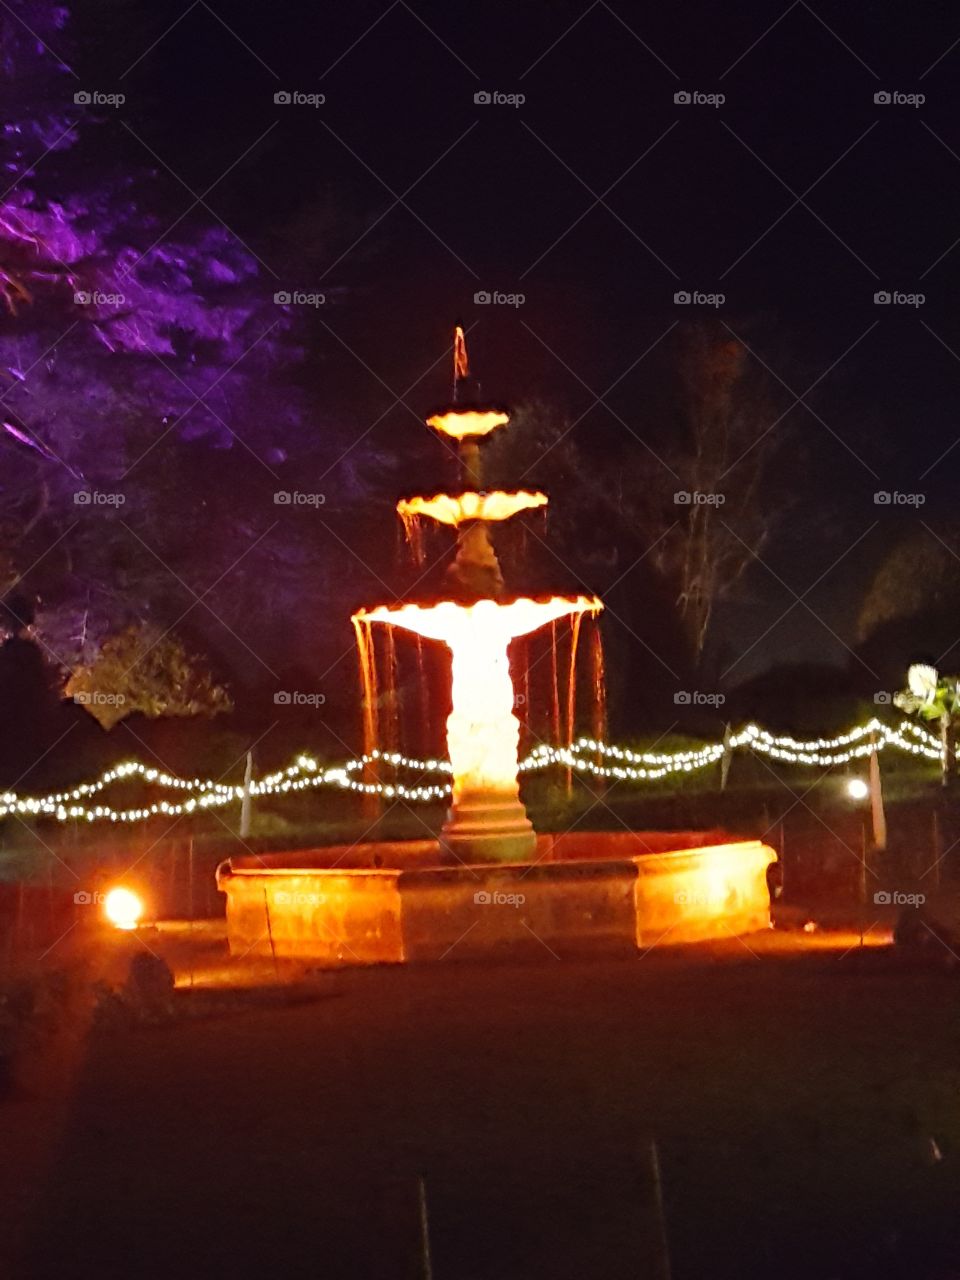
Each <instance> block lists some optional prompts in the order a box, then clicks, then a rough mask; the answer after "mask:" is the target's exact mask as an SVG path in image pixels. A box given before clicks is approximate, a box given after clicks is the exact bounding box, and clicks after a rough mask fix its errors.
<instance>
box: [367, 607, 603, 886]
mask: <svg viewBox="0 0 960 1280" xmlns="http://www.w3.org/2000/svg"><path fill="white" fill-rule="evenodd" d="M599 608H600V602H599V601H598V600H596V599H595V598H594V597H592V596H572V597H567V596H552V597H550V598H549V599H547V600H530V599H526V598H521V599H518V600H512V601H509V602H500V601H494V600H479V601H477V602H476V603H474V604H457V603H455V602H453V601H443V602H441V603H439V604H436V605H416V604H404V605H400V606H397V607H392V608H391V607H387V606H382V607H380V608H377V609H372V610H370V611H369V612H367V611H364V612H361V613H359V614H357V615H356V616H355V617H354V623H355V624H356V625H357V627H358V629H359V628H361V627H363V626H364V625H366V624H369V623H373V622H379V623H386V624H387V625H390V626H395V627H401V628H403V629H405V630H407V631H412V632H415V633H416V634H417V635H421V636H424V637H426V638H428V639H431V640H441V641H443V643H444V644H446V645H447V647H448V648H449V650H450V658H451V677H452V686H451V700H452V706H453V710H452V711H451V713H450V716H449V718H448V720H447V747H448V750H449V753H450V764H451V769H452V773H453V800H452V803H451V806H450V811H449V813H448V815H447V820H446V822H445V823H444V826H443V829H442V831H441V836H440V839H441V844H442V846H443V847H444V848H445V849H447V850H449V852H450V853H451V854H453V856H454V857H455V858H457V859H459V860H461V861H463V862H523V861H524V860H525V859H527V858H528V857H530V856H531V854H532V853H533V850H534V848H535V845H536V836H535V834H534V830H533V826H532V825H531V823H530V819H529V818H528V817H527V812H526V809H525V808H524V805H523V803H522V801H521V799H520V789H519V784H518V779H517V768H518V760H517V757H518V745H519V736H520V723H519V721H518V719H517V717H516V715H515V714H514V707H515V696H516V695H515V692H514V687H513V681H512V679H511V676H510V662H509V656H508V648H509V644H510V641H511V640H514V639H516V638H517V637H519V636H523V635H527V634H528V633H529V632H531V631H536V630H538V629H539V628H540V627H543V626H546V625H547V623H549V622H553V621H555V620H556V619H558V618H562V617H568V616H574V617H575V618H576V617H580V616H582V615H583V614H584V613H594V612H596V611H597V610H598V609H599ZM362 647H363V646H361V649H362Z"/></svg>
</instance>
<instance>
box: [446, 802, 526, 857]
mask: <svg viewBox="0 0 960 1280" xmlns="http://www.w3.org/2000/svg"><path fill="white" fill-rule="evenodd" d="M440 845H441V847H442V848H443V849H446V850H448V851H449V852H450V853H451V854H452V855H453V857H454V858H456V859H457V861H458V862H527V861H530V860H532V859H533V858H535V857H536V849H537V836H536V832H535V831H534V829H533V823H532V822H531V821H530V819H529V818H528V817H527V811H526V809H525V808H524V806H523V805H522V804H521V803H520V801H519V800H515V801H513V802H508V803H507V804H503V803H496V802H494V803H491V804H484V803H481V802H478V801H473V802H468V803H466V804H458V805H456V806H454V807H453V808H452V809H450V811H449V813H448V814H447V821H446V822H445V823H444V825H443V829H442V831H441V832H440Z"/></svg>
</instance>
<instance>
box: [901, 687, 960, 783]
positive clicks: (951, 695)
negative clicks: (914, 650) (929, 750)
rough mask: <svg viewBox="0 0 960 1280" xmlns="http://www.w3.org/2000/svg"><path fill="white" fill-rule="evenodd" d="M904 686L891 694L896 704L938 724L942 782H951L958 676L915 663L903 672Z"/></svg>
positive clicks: (959, 705) (959, 696)
mask: <svg viewBox="0 0 960 1280" xmlns="http://www.w3.org/2000/svg"><path fill="white" fill-rule="evenodd" d="M907 686H908V687H907V688H906V689H905V690H904V691H902V692H900V693H897V694H894V698H893V701H894V703H895V705H896V706H898V707H900V708H902V709H903V710H904V711H907V712H909V713H910V714H911V715H919V716H920V718H921V719H922V720H933V721H935V722H936V723H937V724H939V726H940V743H941V748H942V756H941V765H942V770H943V775H942V780H943V785H944V786H945V787H946V786H949V785H950V784H951V783H952V782H953V781H954V776H955V773H956V760H957V746H956V738H957V730H956V721H957V713H958V712H960V677H957V676H941V675H940V674H939V672H938V671H937V669H936V667H931V666H928V665H927V664H926V663H923V662H917V663H914V665H913V666H912V667H911V668H910V670H909V671H908V672H907Z"/></svg>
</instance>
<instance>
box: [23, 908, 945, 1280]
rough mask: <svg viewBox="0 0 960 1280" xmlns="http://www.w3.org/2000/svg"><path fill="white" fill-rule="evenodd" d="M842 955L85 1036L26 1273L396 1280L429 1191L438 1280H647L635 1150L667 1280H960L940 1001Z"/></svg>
mask: <svg viewBox="0 0 960 1280" xmlns="http://www.w3.org/2000/svg"><path fill="white" fill-rule="evenodd" d="M856 941H857V939H856V937H855V936H853V935H847V936H840V935H836V936H832V937H831V936H827V935H823V934H815V935H813V936H806V935H803V934H796V933H791V934H788V935H782V934H779V933H778V934H764V935H760V936H754V937H751V938H747V939H744V940H739V939H731V940H729V941H728V942H725V943H722V944H713V945H710V946H702V947H695V948H687V949H685V950H683V951H673V952H671V951H666V950H664V951H660V952H655V953H651V954H650V955H648V956H646V957H645V958H642V959H641V958H638V959H637V960H632V961H626V962H612V961H609V962H607V961H596V962H592V963H577V964H571V963H563V964H562V965H561V964H558V963H557V962H555V961H553V960H551V959H549V957H546V956H545V958H544V963H543V964H538V965H524V966H522V967H521V966H509V965H505V964H503V965H490V966H486V967H479V966H474V965H458V964H455V963H447V964H444V965H440V966H436V967H432V968H421V969H415V968H410V969H406V970H397V969H380V970H367V971H345V972H343V973H340V974H336V975H332V976H331V975H325V976H324V977H323V978H322V979H321V980H320V981H319V983H318V985H317V986H316V987H315V988H314V989H313V990H312V991H311V990H310V989H307V990H305V991H303V993H302V994H303V995H304V997H305V1001H306V1002H304V1003H300V1004H290V1005H288V1006H286V1007H284V1006H283V1005H282V1004H280V1003H279V998H278V996H277V993H273V996H272V997H271V996H269V995H268V996H266V997H261V1001H260V1004H259V1005H257V1004H254V1003H251V1004H248V1005H246V1006H244V1005H234V1006H233V1007H224V1006H222V1005H221V1007H219V1008H217V1007H216V1005H215V1004H214V1007H213V1008H212V1009H211V1010H209V1011H208V1012H207V1013H206V1014H204V1016H201V1017H197V1018H196V1019H192V1018H191V1019H186V1018H185V1017H182V1016H181V1017H179V1018H178V1019H176V1020H174V1021H173V1022H170V1023H168V1024H166V1025H159V1026H143V1027H135V1028H132V1029H129V1030H125V1031H119V1030H101V1031H98V1032H95V1033H94V1034H93V1035H92V1037H91V1039H90V1042H89V1052H88V1056H87V1058H86V1061H85V1062H84V1063H83V1065H82V1067H81V1068H80V1071H79V1075H78V1077H77V1079H78V1083H77V1087H76V1094H75V1096H74V1098H73V1100H72V1103H71V1104H70V1106H69V1108H68V1116H67V1119H66V1124H65V1127H64V1130H63V1134H62V1145H61V1144H59V1143H56V1144H54V1143H51V1147H52V1150H53V1151H54V1152H55V1155H54V1158H53V1159H52V1164H51V1168H50V1171H49V1178H48V1180H47V1184H46V1186H45V1189H44V1190H43V1191H42V1193H41V1194H40V1195H39V1196H38V1204H37V1213H36V1219H35V1222H34V1227H33V1232H32V1243H31V1247H30V1262H29V1264H28V1265H27V1266H26V1268H25V1270H24V1271H23V1272H22V1274H24V1275H28V1276H30V1277H43V1278H44V1280H45V1278H46V1277H74V1276H77V1277H86V1276H96V1277H98V1278H105V1277H114V1276H118V1277H119V1276H125V1277H126V1276H136V1277H138V1278H143V1280H149V1278H151V1277H168V1276H195V1275H196V1276H200V1275H203V1276H210V1277H218V1276H244V1277H246V1276H251V1277H254V1276H256V1277H259V1276H264V1277H278V1276H284V1277H324V1278H327V1277H329V1278H330V1280H353V1278H354V1277H364V1278H366V1277H377V1278H379V1277H383V1278H384V1280H387V1278H389V1280H405V1278H406V1277H411V1278H412V1277H416V1276H420V1275H422V1274H423V1272H422V1270H418V1266H419V1263H418V1257H419V1246H418V1234H417V1232H418V1211H417V1190H416V1175H417V1174H418V1172H419V1171H425V1173H426V1178H427V1188H428V1200H429V1214H430V1228H431V1238H432V1248H433V1275H434V1277H435V1280H481V1278H483V1280H521V1278H522V1280H539V1278H540V1277H550V1278H551V1280H564V1278H566V1277H571V1278H573V1277H576V1278H577V1280H584V1278H586V1277H589V1278H590V1280H593V1278H595V1277H596V1278H597V1280H600V1278H601V1277H602V1278H603V1280H620V1278H621V1277H622V1278H623V1280H626V1278H627V1277H629V1278H630V1280H636V1277H638V1276H643V1277H659V1276H661V1275H663V1274H665V1273H664V1272H663V1271H662V1270H660V1269H659V1268H660V1265H661V1259H660V1256H659V1249H658V1244H657V1225H656V1224H657V1220H656V1215H655V1213H654V1209H653V1206H654V1203H655V1200H654V1195H653V1187H652V1178H651V1168H650V1158H649V1144H650V1141H651V1139H655V1140H656V1142H657V1145H658V1150H659V1157H660V1163H661V1166H662V1178H663V1195H664V1201H665V1211H666V1223H667V1232H668V1236H669V1243H670V1252H671V1257H672V1265H673V1277H674V1280H704V1278H705V1277H711V1280H713V1278H717V1280H723V1278H726V1277H730V1278H731V1280H732V1278H733V1277H737V1278H741V1277H752V1276H767V1275H776V1276H777V1277H778V1278H779V1280H789V1278H791V1277H800V1276H804V1277H818V1278H819V1280H829V1278H830V1277H837V1278H838V1280H839V1278H841V1277H842V1278H843V1280H847V1278H848V1277H861V1276H864V1277H865V1276H870V1277H871V1280H878V1278H883V1277H888V1276H904V1277H906V1276H910V1277H912V1278H915V1280H922V1278H923V1277H937V1278H938V1280H942V1278H943V1277H950V1276H956V1275H960V1229H958V1225H957V1214H956V1207H957V1205H958V1203H960V1109H958V1090H960V1027H958V1024H957V1004H958V997H960V991H958V988H957V986H956V979H955V978H952V977H950V976H949V975H946V974H944V973H942V972H940V971H939V970H936V969H915V968H911V967H909V966H908V965H907V963H906V962H905V961H902V960H901V959H900V958H899V956H896V957H895V956H894V955H893V954H892V953H891V951H890V949H888V948H884V947H870V948H867V949H865V950H864V951H863V952H860V953H856V952H854V953H851V954H849V955H847V956H846V958H845V959H840V956H841V954H842V953H843V951H844V950H845V949H846V948H847V947H849V946H850V945H851V944H855V943H856ZM200 977H201V975H200V974H198V980H200ZM287 994H288V995H289V989H288V991H287ZM213 998H214V1002H215V1000H216V998H217V997H215V996H214V997H213ZM221 998H222V997H221ZM177 999H178V1000H180V1001H181V1002H182V1003H183V1006H184V1009H183V1011H182V1012H183V1013H185V1012H186V1007H187V1006H188V1005H190V1004H191V1002H192V1004H193V1006H194V1008H195V1012H200V1010H199V1009H196V1006H197V1005H199V1004H201V1003H202V1002H203V1001H209V1000H210V999H211V992H210V991H209V990H207V991H203V990H201V989H200V988H199V987H198V988H194V989H193V990H192V991H190V990H186V991H183V990H181V991H180V992H178V996H177ZM230 999H232V1000H236V999H237V996H236V993H234V994H233V996H231V997H230ZM250 999H251V1001H253V999H254V998H253V997H252V996H251V997H250ZM264 999H266V1000H267V1001H268V1003H266V1004H264V1003H263V1001H264ZM270 1001H273V1003H272V1004H271V1003H270ZM931 1139H932V1140H933V1142H934V1143H935V1144H936V1146H935V1147H934V1146H933V1145H932V1144H931ZM7 1173H8V1176H9V1167H8V1170H7ZM938 1258H947V1259H953V1260H954V1264H953V1269H950V1267H949V1266H948V1267H946V1268H943V1269H941V1268H940V1267H939V1266H937V1265H935V1264H936V1260H937V1259H938Z"/></svg>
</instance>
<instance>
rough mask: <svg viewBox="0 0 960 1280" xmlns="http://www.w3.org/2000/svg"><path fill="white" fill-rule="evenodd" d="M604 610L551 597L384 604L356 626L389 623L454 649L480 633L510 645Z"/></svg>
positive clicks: (581, 600)
mask: <svg viewBox="0 0 960 1280" xmlns="http://www.w3.org/2000/svg"><path fill="white" fill-rule="evenodd" d="M602 608H603V604H602V603H601V602H600V601H599V600H598V599H597V597H596V596H550V597H549V598H548V599H546V600H530V599H528V598H527V597H525V596H521V597H520V598H519V599H517V600H509V601H507V602H505V603H500V602H499V601H497V600H478V601H477V602H476V603H475V604H457V603H456V602H455V601H452V600H441V601H440V602H439V604H398V605H386V604H381V605H377V606H376V607H375V608H373V609H360V610H359V611H358V612H357V613H355V614H354V615H353V618H354V621H355V622H356V621H361V622H386V623H388V624H389V625H390V626H393V627H403V628H405V629H406V630H407V631H414V632H416V633H417V635H421V636H425V637H426V638H427V639H428V640H443V641H444V642H445V643H446V644H448V645H451V647H452V645H453V643H454V642H455V641H457V640H459V639H460V638H462V637H465V636H469V637H476V636H477V635H478V634H480V633H483V634H484V635H485V636H487V637H489V639H490V640H491V641H492V642H493V643H498V642H499V641H501V640H503V641H507V642H509V641H510V640H515V639H516V638H517V636H525V635H528V634H529V633H530V632H531V631H537V630H539V629H540V627H545V626H546V625H547V623H548V622H553V621H554V620H555V619H556V618H565V617H569V616H571V615H573V614H582V613H590V614H596V613H599V612H600V610H601V609H602Z"/></svg>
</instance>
